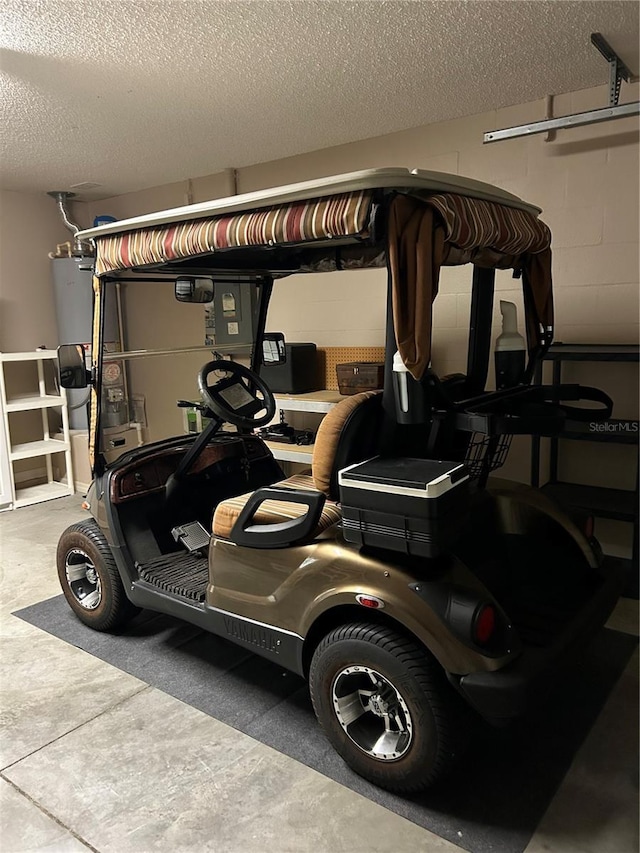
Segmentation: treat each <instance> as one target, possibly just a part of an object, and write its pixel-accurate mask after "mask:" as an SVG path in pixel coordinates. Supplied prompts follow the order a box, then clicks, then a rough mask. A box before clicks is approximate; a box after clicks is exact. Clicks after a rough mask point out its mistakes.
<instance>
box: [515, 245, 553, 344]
mask: <svg viewBox="0 0 640 853" xmlns="http://www.w3.org/2000/svg"><path fill="white" fill-rule="evenodd" d="M522 277H523V284H524V288H525V299H526V304H527V307H528V308H529V309H533V310H527V316H526V324H527V326H526V328H527V345H528V348H529V352H531V351H532V350H533V349H534V348H535V347H536V346H539V345H541V344H542V343H550V342H551V336H552V334H553V286H552V279H551V249H544V251H542V252H537V253H536V254H535V255H526V257H525V258H524V259H523V264H522ZM526 291H528V293H526ZM527 297H528V298H527ZM540 327H542V328H540Z"/></svg>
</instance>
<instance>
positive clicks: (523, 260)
mask: <svg viewBox="0 0 640 853" xmlns="http://www.w3.org/2000/svg"><path fill="white" fill-rule="evenodd" d="M539 213H540V209H539V208H537V207H535V206H533V205H530V204H527V203H526V202H524V201H522V200H521V199H519V198H518V197H517V196H515V195H512V194H511V193H508V192H505V191H504V190H501V189H499V188H497V187H493V186H491V185H490V184H485V183H482V182H480V181H474V180H471V179H468V178H462V177H459V176H456V175H446V174H441V173H437V172H426V171H419V170H414V171H410V170H408V169H399V168H394V169H371V170H366V171H362V172H354V173H351V174H347V175H339V176H335V177H331V178H323V179H320V180H317V181H308V182H304V183H299V184H291V185H289V186H285V187H279V188H276V189H270V190H263V191H260V192H255V193H248V194H244V195H238V196H233V197H231V198H226V199H218V200H215V201H211V202H206V203H203V204H196V205H189V206H186V207H180V208H174V209H172V210H167V211H162V212H160V213H153V214H149V215H147V216H140V217H136V218H133V219H128V220H124V221H120V222H115V223H110V224H108V225H104V226H101V227H99V228H92V229H88V230H85V231H82V232H80V234H79V235H78V237H79V239H81V240H88V239H92V240H93V241H94V242H95V247H96V266H95V274H96V277H97V279H98V280H96V281H95V282H94V289H95V290H96V293H98V292H99V290H100V281H99V279H100V278H101V277H112V278H116V279H117V275H118V273H119V272H121V271H123V270H129V271H135V272H141V273H144V272H152V271H153V272H154V273H158V272H166V273H178V272H186V271H191V272H197V273H201V274H208V275H211V276H213V277H214V278H215V275H216V273H219V274H223V273H224V274H227V275H228V274H233V273H240V272H242V273H245V274H246V273H247V272H250V273H252V274H255V275H264V276H268V277H271V278H280V277H282V276H285V275H290V274H292V273H304V272H323V271H330V270H336V269H349V268H356V267H359V268H363V267H381V266H385V265H386V266H387V268H388V270H389V275H390V280H391V285H392V300H393V315H394V329H395V335H396V342H397V346H398V350H399V352H400V355H401V357H402V360H403V361H404V363H405V365H406V366H407V368H408V370H409V371H410V372H411V373H412V374H413V376H414V377H416V378H420V377H421V376H422V375H423V373H424V371H425V369H426V367H427V365H428V364H429V360H430V355H431V305H432V302H433V300H434V298H435V297H436V295H437V292H438V280H439V273H440V267H441V266H443V265H454V264H464V263H473V264H474V265H475V266H477V267H485V268H501V269H509V268H511V269H513V270H514V274H515V275H518V276H519V275H522V279H523V287H524V303H525V310H526V315H527V316H526V329H527V340H528V348H529V353H530V355H533V354H534V353H539V352H540V351H542V350H544V349H545V348H546V347H547V346H548V345H549V343H550V342H551V338H552V331H553V298H552V283H551V249H550V243H551V235H550V232H549V229H548V228H547V226H546V225H545V224H544V223H543V222H541V221H540V220H539V219H538V214H539Z"/></svg>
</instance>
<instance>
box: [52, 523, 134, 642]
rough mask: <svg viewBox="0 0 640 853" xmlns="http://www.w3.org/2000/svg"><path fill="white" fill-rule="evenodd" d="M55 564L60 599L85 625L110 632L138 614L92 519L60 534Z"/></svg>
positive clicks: (100, 532)
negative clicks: (60, 593)
mask: <svg viewBox="0 0 640 853" xmlns="http://www.w3.org/2000/svg"><path fill="white" fill-rule="evenodd" d="M56 562H57V566H58V579H59V581H60V586H61V587H62V592H63V593H64V597H65V598H66V599H67V601H68V603H69V606H70V607H71V609H72V610H73V612H74V613H75V614H76V616H77V617H78V619H80V621H81V622H84V624H85V625H88V626H89V627H90V628H93V629H94V630H96V631H113V630H115V629H116V628H120V627H122V626H123V625H124V624H125V623H126V622H128V621H129V619H131V618H132V617H133V616H135V614H136V613H138V612H139V608H138V607H136V606H135V605H133V604H132V603H131V602H130V601H129V599H128V598H127V596H126V594H125V591H124V587H123V586H122V581H121V579H120V574H119V573H118V569H117V567H116V564H115V560H114V559H113V554H112V553H111V549H110V548H109V544H108V542H107V540H106V539H105V536H104V534H103V532H102V531H101V530H100V528H99V527H98V525H97V524H96V522H95V521H94V520H93V519H90V520H87V521H80V522H78V523H77V524H72V525H71V527H68V528H67V529H66V530H65V531H64V533H63V534H62V536H61V537H60V541H59V542H58V551H57V555H56Z"/></svg>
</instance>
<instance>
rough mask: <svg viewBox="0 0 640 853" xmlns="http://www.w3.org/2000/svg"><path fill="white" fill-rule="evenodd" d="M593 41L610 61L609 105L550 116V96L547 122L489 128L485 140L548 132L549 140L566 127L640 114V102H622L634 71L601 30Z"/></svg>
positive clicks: (594, 35)
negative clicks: (623, 87)
mask: <svg viewBox="0 0 640 853" xmlns="http://www.w3.org/2000/svg"><path fill="white" fill-rule="evenodd" d="M591 44H593V45H594V47H596V48H597V49H598V50H599V51H600V53H601V54H602V56H604V58H605V59H606V60H607V62H608V63H609V106H608V107H605V108H603V109H599V110H589V111H588V112H584V113H574V114H573V115H568V116H562V117H560V118H551V117H549V106H550V104H549V98H547V118H546V119H545V120H544V121H535V122H531V123H530V124H520V125H517V126H516V127H505V128H503V129H502V130H489V131H487V133H485V134H484V136H483V139H482V142H483V144H486V143H487V142H500V141H501V140H503V139H515V138H516V137H519V136H533V134H535V133H548V134H549V136H548V137H547V141H550V138H551V132H552V131H556V130H563V129H564V128H567V127H582V126H584V125H587V124H597V123H599V122H603V121H611V120H612V119H616V118H624V117H625V116H633V115H639V114H640V101H635V102H634V103H630V104H621V105H620V104H618V100H619V98H620V86H621V83H622V81H623V80H625V81H626V82H627V83H628V82H630V81H631V80H632V79H633V74H632V73H631V71H630V70H629V68H628V67H627V65H625V63H624V62H623V61H622V59H620V57H619V56H618V54H617V53H616V52H615V50H614V49H613V48H612V47H611V45H610V44H609V42H608V41H607V40H606V39H605V38H604V36H602V35H601V34H600V33H591Z"/></svg>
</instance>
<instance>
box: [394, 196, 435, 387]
mask: <svg viewBox="0 0 640 853" xmlns="http://www.w3.org/2000/svg"><path fill="white" fill-rule="evenodd" d="M443 255H444V229H443V228H442V225H441V224H440V217H439V214H438V213H437V212H436V211H435V210H434V209H433V208H432V207H429V206H428V205H426V204H424V202H422V201H420V200H418V199H415V198H411V197H409V196H396V198H394V199H393V201H392V202H391V205H390V210H389V222H388V255H387V261H388V265H389V271H390V273H391V281H392V300H393V324H394V330H395V334H396V343H397V346H398V351H399V352H400V355H401V357H402V360H403V362H404V363H405V365H406V367H407V370H408V371H409V372H410V373H411V375H412V376H414V377H415V378H416V379H420V377H421V376H422V374H423V373H424V371H425V370H426V368H427V366H428V364H429V359H430V358H431V303H432V302H433V300H434V299H435V297H436V294H437V293H438V279H439V276H440V267H441V266H442V261H443Z"/></svg>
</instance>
